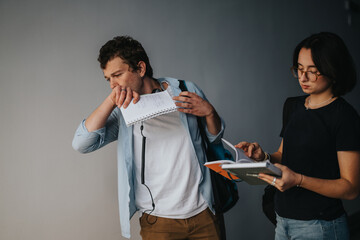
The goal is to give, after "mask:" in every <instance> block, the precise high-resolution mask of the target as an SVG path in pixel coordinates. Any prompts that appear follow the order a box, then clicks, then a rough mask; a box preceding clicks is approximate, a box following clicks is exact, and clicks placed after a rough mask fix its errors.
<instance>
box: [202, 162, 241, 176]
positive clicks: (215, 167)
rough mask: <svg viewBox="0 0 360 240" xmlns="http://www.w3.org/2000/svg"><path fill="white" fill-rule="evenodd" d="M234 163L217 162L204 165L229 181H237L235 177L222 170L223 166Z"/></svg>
mask: <svg viewBox="0 0 360 240" xmlns="http://www.w3.org/2000/svg"><path fill="white" fill-rule="evenodd" d="M234 163H235V162H234V161H231V160H219V161H212V162H207V163H205V166H206V167H208V168H210V169H211V170H213V171H215V172H217V173H219V174H221V175H223V176H224V177H226V178H228V179H230V180H237V179H239V178H238V177H237V176H235V175H234V174H232V173H229V172H227V171H226V170H224V169H222V165H223V164H234Z"/></svg>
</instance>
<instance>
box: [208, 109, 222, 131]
mask: <svg viewBox="0 0 360 240" xmlns="http://www.w3.org/2000/svg"><path fill="white" fill-rule="evenodd" d="M205 119H206V125H207V129H208V131H209V132H210V133H211V134H212V135H217V134H218V133H219V132H220V130H221V119H220V117H219V115H218V114H217V112H216V110H215V109H214V111H213V112H212V113H211V114H210V115H208V116H206V117H205Z"/></svg>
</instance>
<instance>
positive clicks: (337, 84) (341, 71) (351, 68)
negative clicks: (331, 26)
mask: <svg viewBox="0 0 360 240" xmlns="http://www.w3.org/2000/svg"><path fill="white" fill-rule="evenodd" d="M302 48H306V49H310V50H311V55H312V60H313V62H314V64H315V66H316V67H317V69H318V70H319V72H320V73H321V74H322V75H324V76H326V77H328V78H329V79H330V80H331V81H332V84H333V85H332V93H333V94H334V96H342V95H344V94H346V93H348V92H350V91H351V90H352V89H353V88H354V87H355V84H356V69H355V64H354V61H353V59H352V57H351V55H350V53H349V50H348V49H347V47H346V46H345V43H344V41H343V40H342V39H341V38H340V37H339V36H338V35H336V34H334V33H329V32H321V33H317V34H313V35H311V36H310V37H308V38H306V39H304V40H303V41H301V42H300V43H299V44H298V45H297V46H296V48H295V50H294V55H293V66H294V67H297V66H298V57H299V52H300V50H301V49H302Z"/></svg>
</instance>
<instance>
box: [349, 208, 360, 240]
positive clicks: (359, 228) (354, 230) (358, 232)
mask: <svg viewBox="0 0 360 240" xmlns="http://www.w3.org/2000/svg"><path fill="white" fill-rule="evenodd" d="M348 221H349V230H350V240H358V239H360V211H357V212H355V213H353V214H351V215H350V216H349V217H348Z"/></svg>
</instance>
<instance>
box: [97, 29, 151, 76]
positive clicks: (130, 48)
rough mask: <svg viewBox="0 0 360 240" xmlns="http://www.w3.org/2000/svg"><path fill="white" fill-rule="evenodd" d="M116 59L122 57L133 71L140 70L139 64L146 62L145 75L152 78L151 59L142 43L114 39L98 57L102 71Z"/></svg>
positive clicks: (129, 38) (124, 37)
mask: <svg viewBox="0 0 360 240" xmlns="http://www.w3.org/2000/svg"><path fill="white" fill-rule="evenodd" d="M115 57H120V58H121V59H122V60H124V62H125V63H126V64H128V65H129V66H130V68H131V69H132V70H133V71H136V70H138V63H139V62H140V61H143V62H145V64H146V72H145V75H146V76H148V77H151V78H152V76H153V70H152V67H151V65H150V61H149V58H148V56H147V54H146V52H145V50H144V48H143V46H142V45H141V43H139V42H138V41H136V40H135V39H133V38H132V37H129V36H118V37H114V38H113V39H112V40H109V41H108V42H107V43H105V45H104V46H102V47H101V49H100V51H99V57H98V61H99V62H100V67H101V69H105V67H106V64H107V63H108V62H109V61H110V60H112V59H114V58H115Z"/></svg>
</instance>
